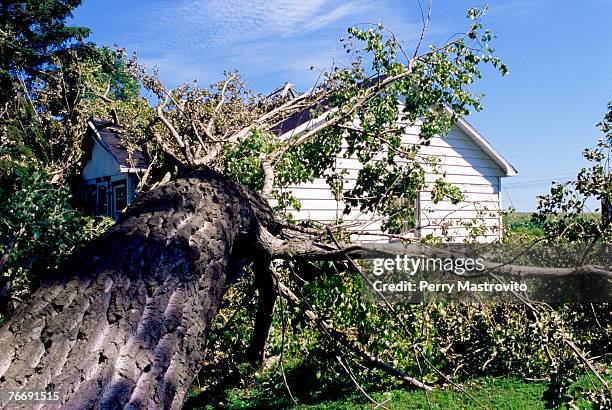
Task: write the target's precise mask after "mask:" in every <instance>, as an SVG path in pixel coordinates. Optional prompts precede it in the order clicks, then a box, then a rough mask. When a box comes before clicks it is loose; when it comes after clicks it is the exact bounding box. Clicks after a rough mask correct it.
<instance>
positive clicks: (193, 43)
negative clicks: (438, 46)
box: [113, 0, 419, 91]
mask: <svg viewBox="0 0 612 410" xmlns="http://www.w3.org/2000/svg"><path fill="white" fill-rule="evenodd" d="M379 21H383V22H385V23H386V24H387V25H388V26H389V27H390V28H391V29H393V30H394V33H395V34H396V35H398V37H399V38H401V39H403V40H405V41H406V42H410V41H412V40H413V39H414V37H415V36H416V34H417V33H418V30H419V27H418V26H416V25H414V24H412V23H410V22H408V21H407V18H406V16H402V15H401V13H398V11H397V9H396V7H394V6H393V5H391V4H389V3H388V2H385V1H383V0H349V1H341V0H301V1H297V0H249V1H246V0H179V1H159V0H157V1H156V0H152V1H150V2H148V3H146V5H143V6H142V8H140V10H135V11H132V12H131V13H129V15H123V16H117V18H114V19H113V22H114V24H117V25H120V26H121V30H120V32H121V37H119V36H118V38H117V42H118V43H120V44H122V45H124V46H126V47H127V48H128V49H129V50H134V49H139V50H140V51H141V57H142V59H143V60H145V61H146V62H147V63H148V65H149V66H151V65H157V66H158V67H159V68H160V75H161V76H162V79H164V80H165V81H166V82H167V83H168V84H170V85H176V84H178V83H180V82H183V81H190V80H192V79H194V78H197V79H198V80H200V81H201V82H202V83H206V82H212V81H215V80H217V79H218V78H219V77H220V76H221V74H222V72H223V71H224V70H233V69H239V70H240V71H241V72H243V73H244V74H245V77H246V78H247V80H249V79H252V78H254V79H256V81H255V82H256V83H257V87H258V89H260V91H267V90H266V88H260V87H273V86H274V84H272V83H282V82H283V81H291V82H293V83H295V84H298V86H301V87H303V88H307V87H309V86H311V85H312V82H313V81H314V80H315V79H316V77H317V72H318V71H317V70H313V71H310V70H309V68H310V67H311V66H315V67H316V69H321V68H324V67H327V68H329V67H330V65H331V63H332V60H334V59H342V58H344V53H343V52H342V51H341V49H340V50H338V52H337V53H336V51H335V49H338V48H339V43H338V38H339V37H341V36H343V35H344V34H345V30H346V27H348V26H349V25H352V24H355V23H362V22H368V23H376V22H379ZM408 44H410V43H408Z"/></svg>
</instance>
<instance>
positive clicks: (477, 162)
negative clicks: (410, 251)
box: [272, 111, 517, 242]
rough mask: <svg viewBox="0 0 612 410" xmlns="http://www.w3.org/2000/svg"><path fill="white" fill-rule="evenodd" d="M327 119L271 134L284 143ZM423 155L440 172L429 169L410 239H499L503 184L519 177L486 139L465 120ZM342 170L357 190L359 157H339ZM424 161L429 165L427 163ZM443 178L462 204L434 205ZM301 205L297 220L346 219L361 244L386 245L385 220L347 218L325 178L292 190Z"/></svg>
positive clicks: (415, 130) (305, 118)
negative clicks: (437, 183)
mask: <svg viewBox="0 0 612 410" xmlns="http://www.w3.org/2000/svg"><path fill="white" fill-rule="evenodd" d="M325 117H326V114H323V115H321V116H320V117H318V118H310V114H309V113H308V112H306V111H305V112H302V113H298V114H296V115H294V116H292V117H291V118H289V119H287V120H286V121H284V122H283V123H281V124H279V125H277V126H275V127H274V128H273V129H272V131H273V132H275V133H276V134H277V135H278V136H280V138H283V139H284V138H288V137H289V136H295V135H296V134H299V133H300V132H302V131H304V130H305V129H309V130H310V129H313V128H316V127H317V126H319V125H320V124H323V123H324V122H325ZM418 135H419V127H418V126H414V127H411V128H409V131H408V132H407V133H406V134H405V135H404V136H403V143H404V144H406V145H411V144H419V137H418ZM419 152H420V154H421V156H422V157H423V158H424V159H425V158H428V159H431V158H432V157H433V158H436V159H437V162H438V164H439V165H438V166H437V171H434V170H433V169H432V168H431V167H429V166H425V169H426V177H425V181H426V183H427V188H426V189H425V190H424V191H422V192H420V194H419V198H418V202H417V204H416V208H417V212H416V215H415V217H416V218H415V219H416V220H417V224H416V226H414V227H411V229H409V231H408V232H406V235H407V236H411V237H417V238H418V237H425V236H427V235H434V236H436V237H439V238H442V239H443V240H446V241H448V242H464V241H468V240H472V241H473V240H475V241H479V242H491V241H494V240H497V239H499V238H500V236H501V227H502V220H501V210H502V209H503V208H502V195H501V187H502V179H503V178H505V177H511V176H513V175H516V174H517V171H516V169H515V168H514V167H513V166H512V165H511V164H510V163H509V162H508V161H507V160H505V159H504V158H503V157H502V156H501V155H500V154H499V153H498V152H497V151H496V150H495V149H494V148H493V147H492V146H491V144H490V143H489V142H487V140H485V138H484V137H483V136H482V135H481V134H480V133H479V132H478V131H476V129H474V127H472V126H471V125H470V124H469V123H468V122H467V121H465V119H463V118H461V119H459V121H458V122H457V123H456V124H455V126H454V127H453V128H452V130H451V131H450V132H449V133H448V135H446V136H444V137H435V138H433V139H432V141H431V142H430V144H429V145H427V146H425V145H423V146H421V148H420V151H419ZM336 161H337V166H338V169H345V170H347V171H348V175H347V176H346V178H345V180H344V187H345V189H350V188H352V187H353V186H354V184H355V180H356V176H357V172H358V170H359V167H360V164H359V162H358V161H357V159H356V158H354V157H353V158H343V157H342V156H339V157H338V158H336ZM424 162H425V161H424ZM442 174H443V175H444V179H445V180H446V181H448V182H450V183H452V184H453V185H454V186H456V187H458V188H459V189H460V190H461V192H462V193H463V194H464V201H463V202H461V203H459V204H457V205H453V204H452V203H450V201H442V202H438V203H436V204H434V203H433V202H432V195H431V186H432V185H431V184H432V183H433V182H434V181H435V180H436V179H438V178H440V177H441V176H442ZM289 190H290V191H291V192H292V193H293V195H294V196H295V197H297V198H298V199H299V200H301V203H302V207H301V209H300V210H299V211H296V210H291V212H292V213H293V215H294V216H295V217H296V219H298V220H305V219H312V220H316V221H320V222H323V223H327V222H331V221H337V220H338V219H341V220H342V223H343V225H345V226H347V227H349V228H350V229H351V230H352V231H355V232H358V233H357V234H355V239H357V240H361V241H388V240H390V237H389V236H385V235H380V234H381V232H382V231H381V221H380V219H379V218H377V217H376V215H372V214H364V213H360V212H358V211H352V212H351V213H350V214H349V215H344V214H343V210H344V204H343V203H342V200H341V199H340V200H337V199H336V198H334V196H333V195H332V192H331V190H330V188H329V186H328V185H327V184H326V183H325V181H324V180H323V179H318V180H315V181H314V182H312V183H308V184H302V185H299V186H293V187H289Z"/></svg>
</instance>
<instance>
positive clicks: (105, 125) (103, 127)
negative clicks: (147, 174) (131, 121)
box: [89, 117, 149, 170]
mask: <svg viewBox="0 0 612 410" xmlns="http://www.w3.org/2000/svg"><path fill="white" fill-rule="evenodd" d="M89 126H90V128H91V129H92V130H93V131H94V132H93V137H94V139H95V140H96V141H97V142H98V143H99V144H100V145H101V146H102V148H104V149H105V150H106V151H107V152H108V153H109V154H110V155H111V156H112V157H113V158H114V159H115V161H117V163H118V164H119V166H120V167H122V168H128V169H136V170H142V169H146V168H147V167H148V166H149V162H148V161H147V160H146V158H145V157H144V155H143V154H142V151H140V150H133V151H132V152H129V151H128V149H127V146H126V144H125V142H124V141H123V135H124V132H125V130H124V129H123V128H121V127H120V126H118V125H117V124H114V123H112V122H111V121H108V120H105V119H103V118H96V117H92V118H91V119H90V120H89Z"/></svg>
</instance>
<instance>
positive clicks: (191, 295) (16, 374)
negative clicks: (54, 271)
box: [0, 171, 272, 409]
mask: <svg viewBox="0 0 612 410" xmlns="http://www.w3.org/2000/svg"><path fill="white" fill-rule="evenodd" d="M270 215H271V213H270V211H269V207H267V204H266V203H265V201H264V200H263V199H261V198H260V197H258V196H257V195H255V194H253V193H250V192H248V191H247V190H246V189H244V188H242V187H241V186H239V185H237V184H235V183H232V182H231V181H228V180H227V179H226V178H224V177H222V176H220V175H218V174H216V173H214V172H212V171H200V172H197V173H194V174H192V175H191V176H190V177H188V178H184V179H180V180H178V181H176V182H172V183H168V184H165V185H162V186H160V187H159V188H157V189H155V190H153V191H151V192H149V193H148V194H146V195H143V196H142V197H140V198H138V199H137V200H136V201H134V203H133V204H132V205H131V206H130V208H129V209H128V211H127V214H126V215H125V216H124V217H123V218H122V221H121V222H120V223H119V224H117V225H115V226H114V227H113V228H112V229H111V230H110V231H109V232H108V233H107V234H105V235H104V236H103V237H102V238H101V239H100V240H98V241H96V242H95V243H94V244H92V245H91V247H90V248H89V249H88V250H87V251H84V252H82V253H81V254H80V256H79V257H78V258H75V261H74V264H73V265H72V266H73V268H71V269H69V270H68V271H67V272H66V273H65V274H63V275H62V277H59V278H56V279H54V280H53V281H51V282H49V283H46V284H44V285H43V286H41V288H40V289H39V290H37V291H36V292H35V293H34V294H33V295H32V296H31V297H30V298H29V299H28V300H27V301H26V302H24V303H22V304H21V305H20V306H19V307H18V308H17V309H16V310H15V312H14V313H13V315H12V318H11V319H10V321H9V322H7V323H6V324H5V325H3V327H2V328H0V346H2V348H1V349H0V389H25V390H32V389H50V390H55V391H57V392H59V396H60V399H61V400H60V401H59V402H55V403H52V405H51V406H49V403H46V404H45V405H46V406H47V407H45V408H60V407H61V408H67V409H84V408H92V407H95V408H180V407H181V404H182V402H183V399H184V397H185V394H186V392H187V390H188V388H189V386H190V384H191V382H192V380H193V378H194V377H195V375H196V374H197V372H198V370H199V367H200V361H201V359H202V358H203V355H204V350H205V344H206V337H207V333H208V331H209V329H210V324H211V320H212V319H213V318H214V316H215V314H216V313H217V309H218V305H219V302H220V300H221V298H222V296H223V291H224V288H225V285H226V279H227V277H228V273H230V274H231V272H227V270H228V267H229V266H232V261H233V259H234V258H241V259H243V258H244V257H245V255H249V256H250V255H253V254H255V252H249V246H250V244H252V243H253V242H254V241H253V236H252V235H253V231H254V225H255V223H258V222H259V223H261V222H262V221H264V222H265V220H266V218H269V217H270ZM270 218H271V217H270ZM269 220H272V219H269Z"/></svg>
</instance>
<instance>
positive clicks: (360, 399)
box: [186, 376, 593, 410]
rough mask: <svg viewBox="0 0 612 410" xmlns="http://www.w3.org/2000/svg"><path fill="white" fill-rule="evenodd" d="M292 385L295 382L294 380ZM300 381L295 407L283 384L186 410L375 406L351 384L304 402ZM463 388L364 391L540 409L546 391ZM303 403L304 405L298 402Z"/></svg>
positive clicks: (394, 399) (419, 403)
mask: <svg viewBox="0 0 612 410" xmlns="http://www.w3.org/2000/svg"><path fill="white" fill-rule="evenodd" d="M589 379H590V377H589V376H584V377H583V378H582V379H581V380H579V381H578V382H577V383H576V384H575V385H576V386H583V387H586V386H588V385H589V384H590V381H589ZM293 383H296V382H295V381H294V382H293ZM302 383H303V385H301V386H299V385H297V384H294V385H293V390H294V395H295V396H296V397H297V401H298V405H296V404H294V403H293V402H291V400H290V399H289V397H288V395H287V394H286V390H284V391H283V390H282V389H285V387H284V385H283V386H282V389H281V390H277V394H271V393H270V392H263V391H261V390H260V388H261V385H259V387H252V388H241V389H237V388H231V389H228V390H225V391H224V392H223V393H222V395H221V396H217V397H216V398H215V399H214V400H210V401H209V402H208V403H206V400H204V401H200V400H202V399H203V398H202V397H200V398H199V401H200V402H199V405H194V404H195V403H194V402H191V404H190V403H189V402H188V405H187V406H186V408H189V409H217V408H224V409H264V408H265V409H295V410H297V409H309V410H315V409H316V410H336V409H364V410H365V409H372V408H374V407H376V405H375V404H373V402H371V401H370V400H369V399H368V398H367V397H365V396H364V395H363V394H361V393H359V391H357V389H356V388H352V389H340V391H338V392H337V393H338V394H337V395H336V396H337V397H335V398H334V399H328V400H325V399H322V400H321V401H316V400H313V398H312V396H311V397H310V398H307V399H306V400H305V402H306V403H305V402H304V401H302V400H300V396H298V395H297V394H295V392H296V391H298V390H302V389H303V388H304V387H305V386H308V385H311V381H310V380H308V379H304V380H302ZM278 387H280V386H278ZM462 388H463V390H464V391H461V390H460V389H458V388H455V387H449V388H446V389H436V390H434V391H432V392H429V393H427V394H426V393H425V392H424V391H422V390H400V389H396V390H390V391H374V392H371V391H367V393H368V395H369V396H370V397H371V398H372V399H373V400H375V401H376V402H377V403H380V404H382V405H381V406H380V407H378V408H381V409H384V408H387V409H402V410H410V409H415V410H416V409H451V410H452V409H517V410H519V409H520V410H523V409H545V405H544V402H543V401H542V395H543V393H544V391H545V390H546V383H545V382H526V381H523V380H519V379H514V378H483V379H475V380H472V381H470V382H467V383H464V384H463V386H462ZM302 403H304V404H302ZM578 405H579V408H581V409H591V408H593V407H592V406H590V405H589V404H588V403H585V402H580V403H578Z"/></svg>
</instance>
